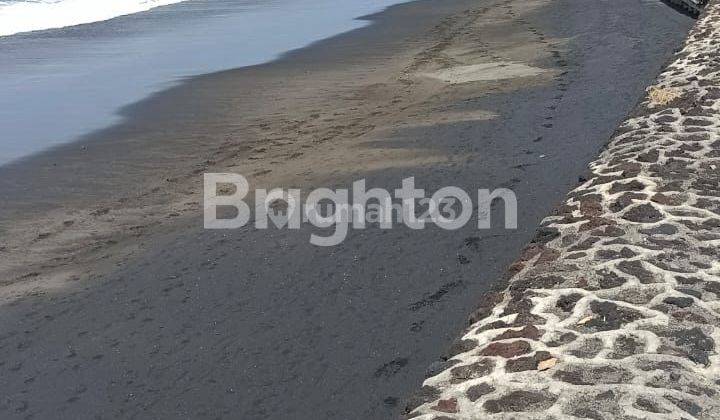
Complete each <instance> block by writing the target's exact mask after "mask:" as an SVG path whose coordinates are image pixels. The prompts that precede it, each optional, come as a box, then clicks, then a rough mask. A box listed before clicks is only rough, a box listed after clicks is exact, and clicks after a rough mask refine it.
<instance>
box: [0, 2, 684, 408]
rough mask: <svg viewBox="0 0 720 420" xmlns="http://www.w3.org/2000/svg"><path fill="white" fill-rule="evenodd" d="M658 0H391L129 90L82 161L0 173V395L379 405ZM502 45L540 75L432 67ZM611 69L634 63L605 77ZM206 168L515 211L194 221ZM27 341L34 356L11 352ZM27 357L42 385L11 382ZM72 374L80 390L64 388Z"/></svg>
mask: <svg viewBox="0 0 720 420" xmlns="http://www.w3.org/2000/svg"><path fill="white" fill-rule="evenodd" d="M663 7H664V6H662V5H645V4H643V5H639V4H634V3H632V4H628V3H627V2H618V4H617V5H616V6H614V7H612V8H611V7H609V6H608V5H601V4H597V2H585V3H582V4H579V3H577V2H562V1H561V2H545V1H532V2H519V3H518V2H513V1H505V0H498V1H493V2H490V3H488V4H483V5H478V4H477V2H475V1H469V0H467V1H452V2H441V3H438V2H433V1H417V2H412V3H406V4H403V5H399V6H395V7H392V8H390V9H388V10H387V11H386V12H384V13H382V14H380V15H377V16H374V18H375V23H374V24H373V25H371V26H368V27H365V28H362V29H359V30H356V31H353V32H351V33H346V34H343V35H340V36H338V37H334V38H331V39H328V40H325V41H321V42H320V43H318V44H316V45H313V46H311V47H309V48H306V49H303V50H299V51H296V52H295V53H293V54H291V55H290V56H288V57H286V58H285V59H281V60H279V61H276V62H273V63H269V64H265V65H261V66H255V67H251V68H244V69H240V70H232V71H227V72H222V73H218V74H213V75H208V76H203V77H199V78H196V79H192V80H191V81H190V82H189V83H187V84H184V85H183V86H181V87H177V88H173V89H171V90H170V91H167V92H165V93H163V94H161V95H159V96H155V97H152V98H151V99H149V100H147V101H144V102H142V103H140V104H136V105H135V106H133V107H131V108H129V109H128V110H126V112H128V113H129V114H131V115H135V116H136V118H133V119H131V120H129V121H128V122H127V123H126V124H125V125H122V126H119V127H115V128H113V129H111V130H107V131H103V132H100V133H96V139H97V140H98V141H97V142H92V141H91V140H92V139H89V138H88V139H86V143H83V144H85V145H87V147H86V149H85V150H84V151H83V154H82V155H77V150H73V149H72V148H68V149H67V152H66V153H65V154H60V155H47V156H43V157H38V158H36V159H37V160H35V164H34V165H32V167H28V168H25V169H24V171H25V172H23V170H20V169H21V168H17V169H18V171H17V172H15V173H14V175H13V176H12V177H8V176H6V175H9V174H10V173H9V172H3V169H1V168H0V175H3V176H0V179H2V181H0V192H1V194H4V196H3V198H4V199H6V200H7V199H9V200H10V201H11V202H12V207H11V208H7V207H6V208H4V209H3V210H1V211H2V212H3V213H2V215H3V218H2V220H4V221H5V222H6V223H5V224H4V225H3V226H2V229H5V232H6V234H7V232H10V233H11V234H13V235H17V236H14V237H13V238H15V239H17V240H18V241H19V242H17V243H18V244H20V245H15V246H14V248H13V249H8V248H7V247H6V248H5V249H4V250H3V251H2V252H3V253H4V256H7V255H10V254H11V253H12V256H13V258H14V260H13V262H15V263H17V264H16V267H14V271H13V270H5V269H6V268H7V267H2V268H3V274H4V275H3V277H4V278H6V279H7V278H11V279H13V280H11V281H10V283H12V284H10V285H7V286H4V287H3V288H2V292H1V293H2V295H3V299H4V304H3V305H2V309H3V311H4V317H3V319H2V321H1V322H0V340H2V344H3V346H2V347H0V352H1V353H0V356H2V357H1V358H2V359H3V360H7V362H6V364H5V365H1V366H0V371H1V372H2V375H3V377H5V378H6V381H7V382H6V383H7V392H6V395H7V397H6V398H5V400H3V401H2V403H0V412H2V411H1V410H5V411H6V412H8V413H12V412H16V411H17V410H22V412H23V413H28V414H35V415H42V414H43V413H45V414H47V413H49V412H56V410H58V409H61V410H64V411H63V412H64V413H67V414H68V416H71V415H76V416H79V415H81V413H91V412H94V411H95V410H96V409H97V407H102V409H103V410H104V411H106V412H109V413H112V414H110V415H111V416H116V417H122V416H126V415H130V414H133V413H146V414H147V413H148V412H150V413H154V414H155V415H156V417H157V416H160V417H162V416H163V415H166V416H171V415H173V416H176V417H177V416H191V417H193V418H204V417H213V416H222V415H228V413H234V414H238V413H240V414H241V415H242V416H243V417H244V418H266V417H268V416H270V417H272V416H278V415H285V416H296V417H298V418H305V417H313V418H337V417H338V416H345V417H352V416H364V417H371V418H385V417H387V418H389V417H393V416H394V415H396V414H398V413H399V412H400V411H401V410H402V407H401V405H402V404H401V400H402V399H403V398H404V396H405V395H406V394H407V393H409V392H410V391H411V390H412V389H413V388H414V387H415V385H416V384H418V383H419V381H420V380H421V379H422V376H423V375H422V370H423V369H424V368H425V367H426V366H428V365H429V364H430V363H431V362H432V360H434V359H435V358H436V357H437V355H438V354H440V352H441V349H442V348H444V347H445V346H446V345H447V344H448V343H449V342H450V341H451V340H452V339H453V338H454V337H453V335H454V333H455V331H457V329H459V328H460V326H461V325H462V322H463V319H464V317H465V316H466V314H467V312H468V311H469V310H470V308H471V307H474V306H476V303H477V299H478V297H479V296H481V293H482V292H483V291H486V290H488V289H489V288H490V287H492V284H493V281H494V279H496V278H497V277H499V276H500V274H501V272H502V270H503V269H504V267H505V266H506V265H507V264H509V263H510V262H511V261H512V259H513V258H515V256H516V255H517V253H518V252H519V251H520V249H521V247H522V245H523V244H524V243H526V242H527V241H528V240H529V239H530V238H531V237H532V235H533V231H534V227H535V226H536V225H537V224H538V223H539V222H540V220H541V219H542V217H544V216H545V214H547V212H549V211H550V209H551V208H552V207H553V206H554V205H555V203H557V202H558V201H560V200H561V199H562V197H563V195H564V193H565V192H566V191H567V190H568V189H569V188H570V187H571V186H573V185H574V184H575V183H576V181H577V176H578V174H579V173H581V172H582V170H583V169H584V167H585V163H587V162H589V161H590V160H591V159H593V158H594V157H595V156H596V154H597V150H598V149H599V148H601V147H602V145H603V144H604V142H605V140H606V139H607V138H609V137H610V134H611V133H612V132H613V130H614V129H615V127H616V126H617V124H618V123H619V122H620V121H621V120H622V119H623V118H624V117H625V115H626V110H627V111H629V110H630V108H631V107H632V106H633V105H634V103H635V100H636V98H637V97H638V96H640V94H641V93H642V90H643V88H644V86H645V85H646V84H647V83H648V82H649V80H652V78H654V77H655V75H656V73H657V70H658V69H659V68H660V67H661V66H662V65H663V64H664V62H665V59H666V58H667V57H669V53H670V51H671V50H672V49H673V48H674V47H675V46H677V45H679V43H680V42H681V40H682V39H683V38H684V36H683V34H682V33H681V31H682V30H683V28H688V27H689V21H686V20H684V19H686V18H685V17H681V16H677V15H675V14H674V11H672V10H670V9H665V8H663ZM625 19H627V20H630V21H632V22H636V21H637V20H641V21H642V20H643V19H645V20H647V21H648V22H647V24H646V25H636V24H635V23H625V22H626V21H625ZM497 62H502V63H521V64H523V66H525V67H520V66H517V67H515V68H521V69H525V68H526V67H530V68H533V69H539V70H535V73H533V74H535V75H534V76H529V75H528V76H525V75H523V76H522V77H516V78H513V79H505V78H496V79H493V80H484V78H485V77H486V76H487V74H486V73H482V74H478V73H472V72H470V74H471V76H472V77H474V78H477V79H470V80H468V79H464V80H457V79H448V78H447V74H448V73H447V70H448V69H455V70H457V69H458V68H461V69H462V68H463V67H464V66H472V65H477V64H478V63H497ZM620 68H622V69H624V71H626V72H630V73H632V74H635V75H636V77H637V78H636V79H635V78H634V79H632V80H625V79H622V80H616V79H617V78H616V77H615V73H614V72H613V71H610V72H608V71H607V70H606V69H613V70H617V69H620ZM452 74H453V75H455V74H458V73H452ZM463 74H465V75H467V73H463ZM448 80H449V81H448ZM459 81H462V82H464V83H457V82H459ZM247 98H252V100H247ZM198 144H203V145H204V146H206V147H198ZM53 164H56V165H57V166H53ZM268 170H269V171H270V172H267V171H268ZM205 171H236V172H240V173H243V174H250V175H251V177H252V179H251V184H252V185H253V187H261V186H262V187H273V186H282V187H285V188H288V187H304V186H308V187H313V186H326V187H331V188H332V187H335V186H343V185H346V184H348V183H349V182H351V181H352V180H354V179H359V178H366V179H367V180H368V185H369V186H378V187H386V188H393V187H397V185H398V182H399V180H400V179H402V178H403V177H404V176H407V175H415V176H416V177H417V179H418V180H419V181H418V182H419V183H420V184H421V186H422V187H424V188H426V189H427V190H430V191H434V190H436V189H437V187H439V186H445V185H457V186H459V187H464V188H466V189H473V188H477V187H478V186H481V187H487V188H491V189H492V188H493V187H500V186H504V187H510V188H513V189H514V190H516V191H517V192H518V194H519V196H520V197H521V198H522V200H524V203H533V205H525V206H524V207H522V209H521V214H520V223H521V228H520V229H519V230H518V231H513V232H506V231H502V230H500V229H495V230H492V231H490V232H480V233H478V232H477V230H475V229H472V228H467V229H462V230H460V231H458V232H442V231H439V230H433V229H430V230H426V231H422V232H411V231H408V230H407V229H397V230H393V231H391V232H382V231H380V230H379V229H370V230H367V231H357V232H352V234H351V235H350V236H349V238H348V240H347V241H346V242H345V243H343V244H341V245H340V246H338V247H336V248H333V249H319V248H313V247H311V246H309V245H308V244H307V234H308V233H309V232H308V231H307V230H301V231H299V232H297V233H293V232H288V231H276V230H271V231H257V230H254V229H252V228H243V229H240V230H237V231H232V232H207V231H203V230H202V229H201V228H200V227H201V221H200V220H199V219H200V217H199V213H198V211H199V207H198V203H199V200H200V198H199V195H200V192H201V188H200V185H199V181H200V174H201V173H202V172H205ZM25 176H27V177H25ZM8 179H15V180H20V179H24V181H23V183H20V184H17V183H16V184H14V185H13V184H11V182H10V181H8ZM78 179H86V180H89V181H88V182H87V184H80V183H76V182H75V180H78ZM70 180H73V181H72V182H71V181H70ZM148 180H154V181H152V182H148ZM69 184H72V185H69ZM28 191H31V192H32V193H31V195H30V196H25V197H23V195H25V194H26V193H27V192H28ZM13 194H15V195H13ZM12 197H19V198H21V199H12ZM58 199H62V201H61V202H62V203H63V204H62V205H61V206H59V207H56V206H52V204H53V202H54V201H56V200H58ZM43 206H45V207H43ZM12 215H14V216H12ZM18 215H19V216H18ZM7 222H12V223H7ZM68 222H71V223H70V224H67V223H68ZM7 237H8V236H6V238H7ZM22 241H26V242H22ZM20 251H23V252H20ZM63 254H64V255H63ZM59 255H63V256H65V257H66V259H61V260H57V259H55V258H57V257H58V256H59ZM4 261H9V260H8V259H4ZM398 261H402V264H398ZM38 262H40V263H38ZM358 262H362V264H358ZM71 267H76V268H77V270H74V271H73V270H69V268H71ZM23 270H24V272H23ZM9 272H13V273H15V274H17V275H18V276H19V277H21V278H19V279H16V278H12V277H10V276H9V275H8V273H9ZM32 273H36V274H35V275H32V276H30V277H25V276H27V275H28V274H32ZM18 328H20V329H24V330H26V331H30V333H28V334H27V335H22V334H16V333H17V331H18ZM78 332H80V333H82V334H79V333H78ZM127 337H132V339H129V340H128V339H127ZM23 343H24V344H23ZM68 348H70V349H71V350H72V354H74V356H73V357H71V358H66V357H65V355H64V352H66V351H67V349H68ZM28 352H31V353H33V354H35V355H36V356H37V357H36V358H35V359H34V360H36V362H35V363H33V364H32V365H23V364H22V358H23V354H29V353H28ZM18 363H20V364H19V365H18ZM11 368H12V369H11ZM36 369H37V370H38V371H41V372H43V375H44V377H43V380H42V381H34V382H24V381H25V380H26V379H27V377H28V376H33V377H34V376H35V374H33V370H36ZM69 370H72V371H73V372H75V373H74V375H75V376H73V377H72V378H71V377H69V376H68V375H67V374H66V372H68V371H69ZM128 381H130V382H128ZM85 383H93V384H99V385H98V386H97V387H94V389H92V390H91V391H86V392H83V393H80V394H75V393H76V392H77V390H78V389H81V388H82V385H83V384H85ZM60 384H61V385H62V386H57V387H56V388H57V389H59V390H60V391H56V392H50V391H49V389H50V387H53V386H54V385H60ZM113 384H121V385H117V387H115V386H116V385H113ZM157 389H162V392H161V393H160V394H157V393H155V392H153V390H157ZM127 394H132V395H133V398H132V399H126V398H123V397H122V396H123V395H127ZM40 395H44V396H48V395H50V396H51V398H47V399H44V400H42V399H39V398H38V397H39V396H40Z"/></svg>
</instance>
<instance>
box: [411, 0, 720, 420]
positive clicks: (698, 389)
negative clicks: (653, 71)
mask: <svg viewBox="0 0 720 420" xmlns="http://www.w3.org/2000/svg"><path fill="white" fill-rule="evenodd" d="M591 170H592V176H590V177H589V179H588V180H587V181H586V182H584V183H583V184H582V185H581V186H579V187H578V188H577V189H575V190H574V191H572V192H571V193H570V194H569V195H568V198H567V201H566V202H565V203H564V205H563V206H561V207H560V208H559V210H558V211H557V213H556V214H554V215H553V216H551V217H549V218H547V219H546V220H545V221H544V222H543V225H542V227H541V228H540V229H539V230H538V233H537V235H536V237H535V239H534V240H533V242H532V243H531V244H530V245H529V246H528V247H527V248H526V249H525V250H524V252H523V255H522V256H521V258H520V259H519V260H518V261H517V262H516V263H514V264H513V265H512V266H511V268H510V271H511V275H512V278H511V280H510V283H509V287H508V289H507V290H506V291H504V292H503V293H501V294H497V295H494V296H492V295H490V296H489V297H488V299H490V300H493V299H491V298H493V297H494V301H493V304H494V305H495V306H492V307H488V308H487V309H486V310H482V309H481V310H479V311H478V313H476V314H475V315H473V318H472V319H473V322H474V324H473V325H472V326H471V327H470V328H469V329H468V330H467V332H466V334H465V335H464V336H463V337H462V339H461V340H459V341H458V342H457V344H456V345H455V346H454V349H453V354H451V355H450V358H449V360H448V361H447V362H446V364H445V365H444V366H443V368H441V372H440V373H439V374H437V375H436V376H433V377H431V378H429V379H427V380H426V381H425V383H424V386H423V388H422V389H421V390H420V392H419V393H418V394H417V395H416V396H415V397H414V398H413V399H412V400H411V402H410V403H409V406H408V412H409V414H408V417H411V418H417V419H446V418H452V419H469V418H473V419H493V418H501V419H551V418H557V419H560V418H589V419H673V420H677V419H720V355H719V354H718V347H717V346H718V342H720V2H717V1H716V2H712V3H711V4H710V5H709V6H708V7H707V8H706V11H705V13H704V14H703V16H701V18H700V20H699V21H698V23H697V25H696V27H695V28H694V30H693V31H692V33H691V35H690V37H689V39H688V41H687V43H686V45H685V47H684V49H683V50H682V51H681V52H680V53H678V54H677V56H676V57H675V61H674V62H673V63H672V64H671V65H669V66H668V67H667V69H666V70H665V71H664V73H663V74H662V75H661V76H660V77H659V79H658V82H657V84H656V85H655V86H653V87H651V88H650V89H648V95H647V97H646V99H645V100H644V101H643V102H642V103H641V104H640V105H639V106H638V107H637V108H636V110H635V111H634V113H633V115H632V116H631V118H629V119H628V120H627V121H626V122H624V123H623V124H622V126H621V127H620V128H619V129H618V131H617V133H616V135H615V136H614V137H613V139H612V141H611V142H610V144H609V145H608V148H607V149H606V150H605V151H604V152H603V153H602V155H601V156H600V158H599V159H598V160H596V161H595V162H594V163H592V164H591ZM488 306H490V305H488ZM443 369H444V370H443Z"/></svg>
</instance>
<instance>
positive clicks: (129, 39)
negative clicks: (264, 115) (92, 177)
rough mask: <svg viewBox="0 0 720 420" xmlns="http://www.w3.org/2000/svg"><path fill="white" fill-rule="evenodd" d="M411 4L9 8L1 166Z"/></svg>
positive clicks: (126, 0)
mask: <svg viewBox="0 0 720 420" xmlns="http://www.w3.org/2000/svg"><path fill="white" fill-rule="evenodd" d="M403 1H405V0H188V1H180V0H177V1H173V0H101V1H98V0H32V1H31V0H0V35H4V36H0V165H2V164H7V163H8V162H11V161H14V160H17V159H19V158H22V157H25V156H28V155H31V154H33V153H35V152H38V151H41V150H44V149H47V148H50V147H52V146H55V145H58V144H62V143H67V142H71V141H73V140H74V139H77V138H78V137H80V136H82V135H84V134H87V133H89V132H91V131H93V130H97V129H101V128H104V127H107V126H109V125H111V124H113V123H116V122H119V118H120V117H118V116H117V112H118V110H119V109H120V108H122V107H123V106H125V105H129V104H131V103H133V102H136V101H138V100H141V99H143V98H144V97H146V96H148V95H149V94H151V93H153V92H157V91H160V90H162V89H165V88H168V87H170V86H172V85H173V84H174V83H177V82H178V81H180V80H182V79H183V78H185V77H189V76H193V75H199V74H204V73H209V72H214V71H220V70H226V69H231V68H237V67H243V66H249V65H254V64H260V63H263V62H267V61H270V60H272V59H274V58H276V57H278V56H279V55H280V54H282V53H283V52H286V51H289V50H293V49H297V48H300V47H303V46H306V45H308V44H310V43H312V42H315V41H318V40H321V39H323V38H327V37H330V36H332V35H335V34H338V33H341V32H344V31H348V30H351V29H354V28H358V27H361V26H363V25H365V24H367V21H365V20H358V19H357V18H358V17H361V16H364V15H368V14H371V13H374V12H378V11H380V10H382V9H383V8H385V7H387V6H390V5H392V4H395V3H401V2H403ZM170 3H173V4H170Z"/></svg>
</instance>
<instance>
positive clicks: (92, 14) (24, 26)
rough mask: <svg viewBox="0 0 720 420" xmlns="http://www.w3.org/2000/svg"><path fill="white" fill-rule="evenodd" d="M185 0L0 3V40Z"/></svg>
mask: <svg viewBox="0 0 720 420" xmlns="http://www.w3.org/2000/svg"><path fill="white" fill-rule="evenodd" d="M182 1H186V0H103V1H98V0H19V1H7V0H5V1H0V36H7V35H13V34H17V33H21V32H30V31H40V30H44V29H53V28H64V27H66V26H75V25H81V24H84V23H92V22H100V21H104V20H108V19H112V18H115V17H118V16H124V15H130V14H133V13H138V12H144V11H146V10H150V9H152V8H155V7H158V6H165V5H168V4H173V3H180V2H182Z"/></svg>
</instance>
